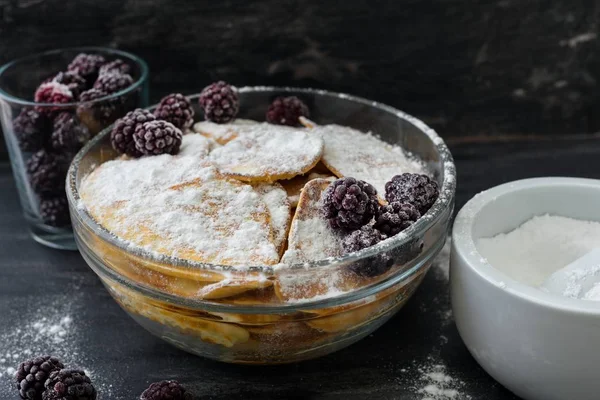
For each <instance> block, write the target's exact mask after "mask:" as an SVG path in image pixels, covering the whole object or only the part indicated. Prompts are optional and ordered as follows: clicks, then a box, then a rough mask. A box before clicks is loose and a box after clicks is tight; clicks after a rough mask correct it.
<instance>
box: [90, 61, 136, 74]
mask: <svg viewBox="0 0 600 400" xmlns="http://www.w3.org/2000/svg"><path fill="white" fill-rule="evenodd" d="M113 72H118V73H120V74H129V73H130V72H131V66H130V65H129V64H127V63H126V62H125V61H123V60H121V59H120V58H117V59H116V60H114V61H110V62H107V63H106V64H104V65H102V66H101V67H100V69H99V70H98V75H105V74H108V73H113Z"/></svg>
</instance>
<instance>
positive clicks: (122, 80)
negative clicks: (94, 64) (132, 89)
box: [94, 72, 133, 94]
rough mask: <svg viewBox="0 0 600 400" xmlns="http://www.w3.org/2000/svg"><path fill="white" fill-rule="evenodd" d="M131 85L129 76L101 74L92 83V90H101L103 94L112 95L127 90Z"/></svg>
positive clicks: (116, 73) (114, 73)
mask: <svg viewBox="0 0 600 400" xmlns="http://www.w3.org/2000/svg"><path fill="white" fill-rule="evenodd" d="M131 85H133V78H132V77H131V75H129V74H121V73H119V72H112V73H109V74H101V75H100V76H99V77H98V79H96V82H95V83H94V89H98V90H101V91H103V92H104V93H108V94H113V93H117V92H120V91H121V90H124V89H127V88H128V87H129V86H131Z"/></svg>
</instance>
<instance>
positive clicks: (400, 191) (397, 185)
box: [385, 173, 440, 215]
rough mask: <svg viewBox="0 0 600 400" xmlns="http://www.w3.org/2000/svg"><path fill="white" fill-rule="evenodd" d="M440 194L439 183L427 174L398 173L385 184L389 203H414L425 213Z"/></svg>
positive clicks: (422, 213) (420, 211) (386, 197)
mask: <svg viewBox="0 0 600 400" xmlns="http://www.w3.org/2000/svg"><path fill="white" fill-rule="evenodd" d="M439 194H440V192H439V190H438V184H437V182H436V181H434V180H433V179H431V178H429V177H428V176H427V175H420V174H409V173H405V174H402V175H396V176H394V177H393V178H392V180H391V181H389V182H387V183H386V184H385V199H386V200H387V201H388V203H394V202H400V203H409V204H412V205H413V206H415V207H416V208H417V210H419V213H421V215H424V214H425V213H426V212H427V211H428V210H429V209H430V208H431V206H432V205H433V203H435V201H436V200H437V198H438V195H439Z"/></svg>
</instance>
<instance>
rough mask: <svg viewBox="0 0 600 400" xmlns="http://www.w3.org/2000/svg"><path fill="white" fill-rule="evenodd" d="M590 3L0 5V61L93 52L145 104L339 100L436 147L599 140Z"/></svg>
mask: <svg viewBox="0 0 600 400" xmlns="http://www.w3.org/2000/svg"><path fill="white" fill-rule="evenodd" d="M599 21H600V2H599V1H598V0H554V1H549V0H528V1H519V0H494V1H491V0H480V1H472V0H471V1H468V0H439V1H422V0H381V1H373V0H346V1H340V0H336V1H331V0H330V1H322V0H264V1H246V0H220V1H182V0H176V1H174V0H145V1H143V0H103V1H96V0H0V63H4V62H6V61H9V60H11V59H14V58H16V57H20V56H23V55H26V54H30V53H33V52H37V51H42V50H48V49H51V48H56V47H65V46H76V45H103V46H112V47H118V48H121V49H125V50H129V51H132V52H134V53H136V54H138V55H140V56H142V57H143V58H144V59H146V60H147V61H148V63H149V65H150V68H151V74H152V80H151V96H152V98H153V100H157V99H159V98H160V96H162V95H164V94H166V93H168V92H171V91H181V92H184V93H193V92H197V91H199V90H200V89H201V88H202V87H204V86H205V85H206V84H207V83H209V82H211V81H213V80H215V79H225V80H229V81H231V82H232V83H233V84H235V85H256V84H269V85H271V84H272V85H298V86H315V87H320V88H327V89H333V90H338V91H344V92H348V93H352V94H356V95H361V96H365V97H368V98H372V99H374V100H379V101H383V102H386V103H389V104H391V105H393V106H396V107H398V108H401V109H403V110H405V111H407V112H409V113H412V114H415V115H417V116H419V117H421V118H422V119H424V120H425V121H426V122H427V123H429V124H431V125H433V126H434V127H435V128H437V130H438V131H440V132H441V134H442V135H443V136H445V137H451V136H461V137H465V136H468V137H470V136H478V135H513V134H532V133H537V134H569V133H575V132H576V133H586V132H595V131H597V130H598V126H599V125H600V117H598V111H599V110H598V109H599V107H600V92H599V91H598V79H599V78H600V52H599V51H598V50H600V40H599V39H598V38H597V30H598V22H599Z"/></svg>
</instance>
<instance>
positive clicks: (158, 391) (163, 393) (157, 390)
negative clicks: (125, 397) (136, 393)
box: [140, 381, 192, 400]
mask: <svg viewBox="0 0 600 400" xmlns="http://www.w3.org/2000/svg"><path fill="white" fill-rule="evenodd" d="M191 399H192V394H191V393H189V392H187V391H186V390H185V388H184V387H183V386H181V384H180V383H179V382H177V381H161V382H155V383H153V384H151V385H150V386H149V387H148V389H146V390H144V392H143V393H142V395H141V396H140V400H191Z"/></svg>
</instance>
